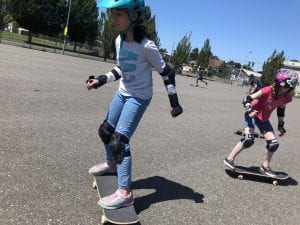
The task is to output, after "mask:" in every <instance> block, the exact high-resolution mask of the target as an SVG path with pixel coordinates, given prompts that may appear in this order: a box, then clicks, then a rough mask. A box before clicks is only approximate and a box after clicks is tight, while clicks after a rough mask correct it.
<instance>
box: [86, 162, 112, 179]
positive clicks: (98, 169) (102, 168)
mask: <svg viewBox="0 0 300 225" xmlns="http://www.w3.org/2000/svg"><path fill="white" fill-rule="evenodd" d="M116 172H117V166H116V165H114V166H109V165H108V164H107V162H104V163H100V164H97V165H95V166H93V167H92V168H90V169H89V174H91V175H94V176H100V175H103V174H106V173H116Z"/></svg>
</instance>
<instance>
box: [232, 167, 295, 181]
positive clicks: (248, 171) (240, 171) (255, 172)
mask: <svg viewBox="0 0 300 225" xmlns="http://www.w3.org/2000/svg"><path fill="white" fill-rule="evenodd" d="M232 171H233V172H234V174H235V175H237V178H238V179H239V180H243V179H244V178H247V177H249V178H250V177H251V176H252V177H261V178H265V179H268V180H270V181H272V184H274V185H277V184H278V183H279V182H281V181H284V180H287V179H288V178H289V175H288V174H286V173H284V172H275V174H276V177H270V176H268V175H266V174H262V173H260V172H259V167H257V166H252V167H244V166H235V169H233V170H232Z"/></svg>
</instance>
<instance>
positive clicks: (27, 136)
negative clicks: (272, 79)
mask: <svg viewBox="0 0 300 225" xmlns="http://www.w3.org/2000/svg"><path fill="white" fill-rule="evenodd" d="M113 66H114V65H113V64H110V63H105V62H100V61H95V60H89V59H83V58H78V57H72V56H66V55H60V54H55V53H48V52H43V51H37V50H32V49H27V48H22V47H15V46H9V45H5V44H0V165H1V166H0V224H1V225H15V224H22V225H24V224H30V225H41V224H51V225H52V224H53V225H56V224H65V225H69V224H70V225H75V224H80V225H88V224H91V225H96V224H100V218H101V215H102V210H101V208H100V206H98V205H97V201H98V196H97V193H96V191H95V190H94V189H92V180H93V179H92V177H91V176H90V175H89V174H88V172H87V171H88V169H89V168H90V167H91V166H93V165H94V164H96V163H98V162H100V161H102V160H103V145H102V143H101V141H100V139H99V137H98V127H99V125H100V123H101V122H102V121H103V119H104V117H105V115H106V111H107V108H108V106H109V104H110V102H111V99H112V97H113V95H114V93H115V91H116V89H117V87H118V82H114V83H109V84H107V85H105V86H103V87H101V88H99V89H97V90H91V91H88V90H86V89H85V88H84V83H85V80H86V79H87V78H88V76H89V75H98V74H103V73H106V72H108V71H110V70H111V68H112V67H113ZM153 82H154V96H153V99H152V102H151V104H150V106H149V107H148V109H147V111H146V113H145V114H144V117H143V119H142V121H141V123H140V124H139V127H138V129H137V131H136V132H135V134H134V136H133V138H132V139H131V151H132V156H133V186H132V188H133V193H134V196H135V209H136V211H137V213H138V216H139V219H140V222H141V224H142V225H148V224H152V225H177V224H188V225H193V224H195V225H199V224H201V225H223V224H231V225H265V224H267V225H283V224H284V225H299V223H300V222H299V221H300V188H299V184H298V183H299V181H300V172H299V171H300V163H299V160H300V151H299V134H300V127H299V113H300V99H294V101H293V102H292V103H291V104H289V105H288V106H287V110H286V129H287V133H286V135H285V136H283V137H281V138H279V141H280V147H279V149H278V151H277V152H276V154H275V156H274V159H273V161H272V164H271V166H272V168H273V169H274V170H277V171H284V172H286V173H288V174H289V175H290V179H289V180H288V181H287V182H286V183H283V184H281V185H278V186H274V185H272V184H271V183H270V182H264V180H238V179H234V178H232V177H230V176H229V175H228V174H227V173H226V172H225V166H224V164H223V159H224V158H225V157H226V156H227V155H228V154H229V152H230V150H231V149H232V148H233V146H234V145H235V144H236V143H237V142H238V141H239V139H240V138H241V137H240V136H237V135H235V134H234V131H235V130H237V129H239V128H241V127H242V123H243V111H244V109H243V108H242V105H241V101H242V97H243V96H244V94H245V93H246V91H247V89H248V88H247V87H240V86H233V85H230V84H226V83H221V82H214V81H208V86H207V87H206V86H205V84H203V85H202V83H200V87H193V86H191V85H190V84H192V83H195V80H194V78H191V77H185V76H177V78H176V82H177V92H178V96H179V100H180V102H181V104H182V107H183V109H184V113H183V114H182V115H180V116H179V117H178V118H175V119H174V118H172V117H171V115H170V113H169V102H168V98H167V94H166V91H165V89H164V86H163V82H162V80H161V77H160V76H159V75H158V74H157V73H156V72H154V73H153ZM271 122H272V123H273V125H274V127H276V126H277V121H276V116H275V115H273V116H272V117H271ZM264 148H265V141H264V140H263V139H256V140H255V144H254V145H253V146H252V147H251V148H250V149H247V150H245V151H244V152H243V153H242V154H241V155H240V156H239V157H238V158H237V159H236V163H237V164H239V165H243V166H252V165H254V166H259V165H260V163H261V161H262V160H263V155H264Z"/></svg>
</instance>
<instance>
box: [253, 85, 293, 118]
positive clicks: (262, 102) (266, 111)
mask: <svg viewBox="0 0 300 225" xmlns="http://www.w3.org/2000/svg"><path fill="white" fill-rule="evenodd" d="M261 91H262V96H260V98H258V99H256V100H254V101H253V102H252V103H251V105H252V107H253V108H254V109H255V110H257V111H258V114H257V117H258V119H259V120H261V121H262V122H265V121H267V120H268V119H269V118H270V116H271V113H272V112H273V110H274V109H276V108H278V107H279V106H282V105H285V104H287V103H289V102H291V101H292V99H293V98H292V96H290V95H288V96H286V95H278V97H277V98H276V99H275V98H274V96H272V87H271V86H267V87H264V88H262V89H261Z"/></svg>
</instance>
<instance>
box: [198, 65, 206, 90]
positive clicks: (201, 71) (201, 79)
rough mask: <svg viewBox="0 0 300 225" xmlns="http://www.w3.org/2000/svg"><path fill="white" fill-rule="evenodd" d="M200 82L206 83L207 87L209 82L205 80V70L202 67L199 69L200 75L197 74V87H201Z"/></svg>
mask: <svg viewBox="0 0 300 225" xmlns="http://www.w3.org/2000/svg"><path fill="white" fill-rule="evenodd" d="M198 80H200V81H201V82H203V83H205V85H206V86H207V82H206V81H204V80H203V69H202V68H201V67H199V69H198V74H197V79H196V87H198V86H199V85H198Z"/></svg>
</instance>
